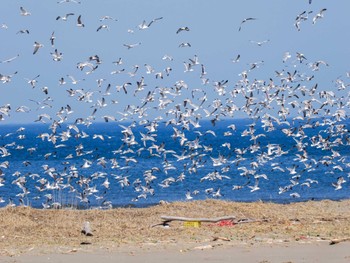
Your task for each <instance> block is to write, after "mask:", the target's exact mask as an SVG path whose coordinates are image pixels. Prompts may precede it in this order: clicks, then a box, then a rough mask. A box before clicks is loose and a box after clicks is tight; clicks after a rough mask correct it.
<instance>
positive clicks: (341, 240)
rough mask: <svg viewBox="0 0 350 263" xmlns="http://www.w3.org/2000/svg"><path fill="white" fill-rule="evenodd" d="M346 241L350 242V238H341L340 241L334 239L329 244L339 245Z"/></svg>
mask: <svg viewBox="0 0 350 263" xmlns="http://www.w3.org/2000/svg"><path fill="white" fill-rule="evenodd" d="M345 241H350V237H346V238H340V239H333V240H331V242H329V244H330V245H335V244H338V243H340V242H345Z"/></svg>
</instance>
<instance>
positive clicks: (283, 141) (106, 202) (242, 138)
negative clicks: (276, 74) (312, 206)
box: [0, 120, 350, 208]
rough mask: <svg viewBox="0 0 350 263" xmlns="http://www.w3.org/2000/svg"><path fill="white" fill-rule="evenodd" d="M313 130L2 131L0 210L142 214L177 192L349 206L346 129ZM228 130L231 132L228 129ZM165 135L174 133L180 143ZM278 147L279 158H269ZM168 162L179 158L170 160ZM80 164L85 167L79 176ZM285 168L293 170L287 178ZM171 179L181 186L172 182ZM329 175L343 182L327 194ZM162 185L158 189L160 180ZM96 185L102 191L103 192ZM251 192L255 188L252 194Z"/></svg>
mask: <svg viewBox="0 0 350 263" xmlns="http://www.w3.org/2000/svg"><path fill="white" fill-rule="evenodd" d="M320 123H324V122H322V121H321V120H314V121H313V122H312V123H311V124H312V125H310V127H309V126H307V125H306V126H303V125H305V123H297V122H292V121H290V125H287V124H279V125H278V124H275V125H276V129H275V130H273V131H268V132H267V129H266V128H263V127H261V123H260V122H259V121H256V122H255V123H254V125H252V121H251V120H235V121H230V120H222V121H220V122H217V123H216V124H215V126H213V124H212V123H211V122H210V121H202V122H201V123H200V126H201V127H197V128H196V127H193V126H191V127H190V129H189V130H187V129H183V128H179V127H178V126H176V125H173V124H169V125H166V124H165V123H158V126H157V127H156V131H152V130H149V129H148V128H147V127H146V126H147V125H148V124H141V125H140V124H138V123H124V124H121V125H123V126H124V127H130V130H131V132H130V131H129V132H126V131H124V132H123V130H124V128H123V127H121V126H120V123H94V124H92V125H90V126H88V127H87V126H84V125H77V128H78V131H76V130H74V129H73V127H71V126H68V125H64V126H61V127H58V129H57V131H56V133H55V134H53V132H52V130H51V129H50V128H49V127H48V126H47V125H43V124H40V125H39V124H36V125H35V124H31V125H25V126H19V125H3V126H1V130H0V135H1V139H0V145H2V146H3V147H4V148H5V149H6V150H7V151H8V153H9V155H8V156H5V155H4V154H3V151H2V153H1V152H0V153H1V154H2V156H1V157H0V163H2V165H1V168H0V169H1V176H0V178H1V179H0V180H1V181H0V182H1V185H2V186H1V187H0V197H1V200H2V202H1V203H0V206H6V205H8V204H14V205H30V206H33V207H36V208H44V207H48V208H50V207H60V206H75V207H80V208H92V207H104V208H106V207H116V206H130V205H132V206H148V205H153V204H157V203H158V202H159V201H160V200H165V201H168V202H172V201H186V200H188V199H187V198H186V193H190V195H191V196H192V197H193V200H196V199H207V198H219V199H224V200H232V201H257V200H262V201H272V202H281V203H285V202H295V201H305V200H322V199H332V200H340V199H345V198H349V183H348V182H347V181H348V180H350V179H349V178H348V174H349V170H350V168H349V140H348V132H347V130H346V129H347V128H348V127H349V123H336V124H335V125H344V126H343V131H342V132H339V131H337V129H336V127H335V126H334V124H322V125H319V124H320ZM231 124H235V127H236V129H231V128H228V126H229V125H231ZM302 126H303V127H304V128H303V129H302V131H301V130H300V127H302ZM21 127H22V128H24V129H19V128H21ZM293 127H294V129H293ZM339 127H340V126H338V128H339ZM174 128H176V129H177V130H178V132H180V133H183V134H184V137H183V138H185V139H183V142H181V138H180V136H178V137H176V136H175V132H174ZM283 129H290V130H291V132H292V134H293V135H291V136H287V135H286V133H285V132H286V130H283ZM344 129H345V131H344ZM210 130H211V131H214V132H215V135H213V134H212V133H210V132H208V131H210ZM249 130H250V131H251V133H250V134H249ZM282 130H283V131H282ZM67 131H68V133H69V136H68V138H67V139H64V136H63V135H64V133H67ZM247 131H248V135H245V134H246V133H247ZM227 132H230V134H228V133H227ZM45 133H47V134H48V135H49V136H50V135H51V136H52V135H54V136H57V138H56V141H53V140H51V139H48V138H47V137H43V139H42V138H41V137H40V136H39V135H40V134H45ZM141 133H143V134H149V135H150V136H151V135H152V137H153V138H154V141H143V140H141V138H142V137H141ZM84 134H85V136H84ZM94 135H95V136H94ZM96 135H97V136H96ZM99 135H101V136H103V140H102V139H101V138H99ZM320 141H321V142H322V143H320ZM317 142H319V143H317ZM271 145H274V147H272V148H271ZM206 147H210V148H212V149H211V150H208V149H207V148H206ZM268 147H270V150H268ZM278 147H280V149H281V151H283V152H284V153H283V154H278V153H277V152H276V149H277V148H278ZM271 149H272V150H271ZM174 155H178V156H181V155H183V156H186V157H185V158H184V159H183V160H178V159H177V157H176V156H174ZM219 156H221V157H222V159H223V163H222V164H219V165H216V164H215V163H214V161H213V159H216V158H218V157H219ZM300 156H304V157H305V158H303V157H300ZM128 158H130V159H129V160H128ZM101 160H105V162H106V163H105V164H100V161H101ZM112 160H115V162H117V163H118V165H114V166H113V163H112ZM7 162H8V166H7V165H6V164H7ZM85 162H90V165H89V167H87V168H84V166H83V165H84V163H85ZM293 167H294V170H295V172H290V170H292V169H293ZM167 168H169V169H167ZM288 168H289V169H290V170H289V169H288ZM245 170H248V172H247V173H246V174H244V171H245ZM249 170H250V171H249ZM147 174H148V175H150V174H152V175H153V176H154V177H153V179H151V180H148V179H147ZM180 175H184V177H185V178H184V179H183V180H178V178H179V176H180ZM210 175H212V176H211V177H210ZM264 175H266V177H267V179H265V178H264ZM256 177H259V178H258V179H257V178H256ZM339 177H343V178H344V181H345V182H343V183H341V186H342V187H341V189H339V190H335V189H336V185H337V182H338V180H339ZM167 178H168V181H169V182H170V183H168V185H167V184H166V183H165V182H164V181H163V180H165V179H167ZM172 178H173V179H172ZM106 179H108V182H109V187H108V188H107V187H106V186H107V185H106V184H105V185H106V186H104V185H103V183H104V182H105V181H106ZM312 180H314V181H312ZM316 181H317V182H316ZM122 182H125V183H126V184H125V185H123V184H122ZM256 184H257V185H258V187H259V188H260V189H258V190H256V191H252V188H253V187H254V185H256ZM167 186H168V187H167ZM234 186H236V188H239V189H237V190H233V187H234ZM237 186H238V187H237ZM194 191H195V192H194ZM215 193H217V194H216V195H215ZM218 193H220V195H219V194H218ZM299 196H300V197H299Z"/></svg>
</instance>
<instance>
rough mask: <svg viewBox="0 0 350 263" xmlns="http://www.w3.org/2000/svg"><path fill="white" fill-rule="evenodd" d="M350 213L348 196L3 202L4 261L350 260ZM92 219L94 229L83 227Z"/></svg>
mask: <svg viewBox="0 0 350 263" xmlns="http://www.w3.org/2000/svg"><path fill="white" fill-rule="evenodd" d="M161 216H176V217H192V218H193V217H194V218H203V217H205V218H216V217H224V216H233V217H235V219H234V220H232V221H219V222H216V223H212V222H202V223H201V226H200V227H194V226H186V225H185V224H184V222H182V221H171V222H169V223H168V224H169V225H168V226H165V227H164V226H163V225H157V224H159V223H162V222H163V221H162V219H161ZM349 219H350V201H349V200H345V201H339V202H338V201H327V200H325V201H318V202H314V201H313V202H300V203H293V204H273V203H262V202H255V203H236V202H227V201H218V200H206V201H193V202H182V203H180V202H179V203H171V204H164V205H157V206H154V207H149V208H118V209H111V210H105V211H101V210H63V209H62V210H38V209H32V208H26V207H14V208H11V207H7V208H3V209H1V210H0V261H1V262H78V261H79V262H82V261H84V262H96V261H97V260H101V262H116V260H117V261H118V262H161V261H166V262H178V261H179V260H180V261H181V262H193V261H194V260H195V261H197V260H202V261H204V262H229V261H233V260H235V261H237V262H349V260H350V250H349V249H348V247H349V242H348V241H347V240H348V238H349V237H350V223H349ZM87 221H88V222H90V226H91V232H92V233H93V236H85V235H83V234H82V233H81V230H82V227H83V225H84V222H87ZM154 225H157V226H154ZM332 242H333V243H334V242H335V243H336V244H334V245H330V244H331V243H332Z"/></svg>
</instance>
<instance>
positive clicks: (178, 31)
mask: <svg viewBox="0 0 350 263" xmlns="http://www.w3.org/2000/svg"><path fill="white" fill-rule="evenodd" d="M182 31H190V29H189V28H188V27H187V26H183V27H180V28H179V29H178V30H177V31H176V34H179V33H180V32H182Z"/></svg>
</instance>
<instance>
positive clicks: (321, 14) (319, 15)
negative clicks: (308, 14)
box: [312, 8, 327, 24]
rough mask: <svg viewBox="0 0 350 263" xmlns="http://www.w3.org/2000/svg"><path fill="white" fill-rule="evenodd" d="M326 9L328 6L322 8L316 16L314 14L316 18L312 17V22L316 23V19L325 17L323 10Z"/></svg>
mask: <svg viewBox="0 0 350 263" xmlns="http://www.w3.org/2000/svg"><path fill="white" fill-rule="evenodd" d="M325 11H327V8H323V9H321V10H320V12H318V13H317V14H316V16H314V18H313V19H312V24H316V21H317V20H318V19H320V18H322V17H323V12H325Z"/></svg>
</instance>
